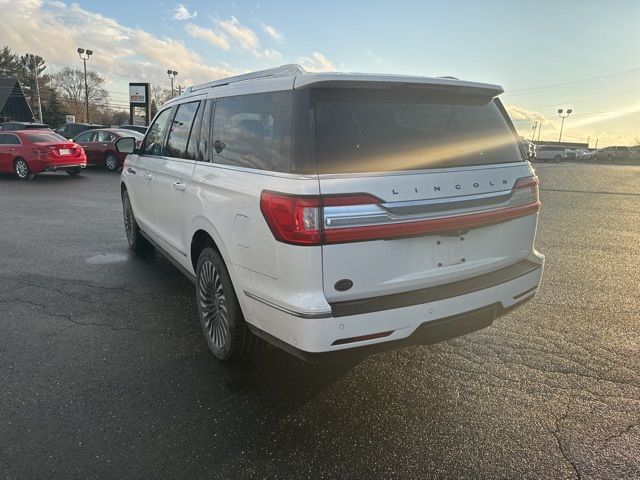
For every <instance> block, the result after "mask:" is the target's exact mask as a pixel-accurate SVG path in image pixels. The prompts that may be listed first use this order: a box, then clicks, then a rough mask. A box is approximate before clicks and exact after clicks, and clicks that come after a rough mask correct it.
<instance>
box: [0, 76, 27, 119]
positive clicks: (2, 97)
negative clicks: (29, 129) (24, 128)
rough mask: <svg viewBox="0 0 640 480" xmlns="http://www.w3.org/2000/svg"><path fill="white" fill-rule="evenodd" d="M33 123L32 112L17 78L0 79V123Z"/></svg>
mask: <svg viewBox="0 0 640 480" xmlns="http://www.w3.org/2000/svg"><path fill="white" fill-rule="evenodd" d="M9 120H15V121H18V122H33V121H34V117H33V112H32V111H31V107H30V106H29V102H27V99H26V98H25V96H24V92H23V91H22V87H21V86H20V82H18V79H17V78H7V77H0V121H2V122H7V121H9Z"/></svg>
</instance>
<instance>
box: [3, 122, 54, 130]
mask: <svg viewBox="0 0 640 480" xmlns="http://www.w3.org/2000/svg"><path fill="white" fill-rule="evenodd" d="M47 129H51V127H49V125H45V124H44V123H35V122H4V123H0V130H1V131H3V132H10V131H15V130H47Z"/></svg>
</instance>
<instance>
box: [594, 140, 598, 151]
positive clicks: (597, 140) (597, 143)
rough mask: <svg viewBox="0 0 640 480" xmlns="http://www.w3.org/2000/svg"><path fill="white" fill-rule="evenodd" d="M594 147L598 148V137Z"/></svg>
mask: <svg viewBox="0 0 640 480" xmlns="http://www.w3.org/2000/svg"><path fill="white" fill-rule="evenodd" d="M594 148H596V149H597V148H598V139H597V138H596V146H595V147H594Z"/></svg>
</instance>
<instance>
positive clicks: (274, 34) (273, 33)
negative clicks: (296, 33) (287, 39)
mask: <svg viewBox="0 0 640 480" xmlns="http://www.w3.org/2000/svg"><path fill="white" fill-rule="evenodd" d="M262 29H263V30H264V32H265V33H266V34H267V35H269V36H270V37H271V38H272V39H274V40H275V41H276V42H279V43H284V34H283V33H282V32H280V31H278V30H276V29H275V28H273V27H272V26H271V25H265V24H264V23H263V24H262Z"/></svg>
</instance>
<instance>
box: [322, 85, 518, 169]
mask: <svg viewBox="0 0 640 480" xmlns="http://www.w3.org/2000/svg"><path fill="white" fill-rule="evenodd" d="M315 113H316V115H315V121H316V148H317V162H318V167H317V168H318V171H319V173H351V172H384V171H397V170H418V169H428V168H442V167H453V166H457V167H459V166H472V165H487V164H495V163H508V162H515V161H523V160H524V159H523V157H522V152H521V151H520V148H519V146H518V142H517V137H516V136H515V134H514V132H513V130H512V129H511V127H510V124H509V123H508V121H507V119H506V118H505V116H504V114H503V113H502V111H501V110H500V108H499V107H498V105H497V103H496V102H494V101H493V100H492V99H489V98H480V97H475V96H470V95H457V96H456V95H451V94H445V93H442V92H438V93H435V92H429V90H428V89H409V88H398V89H385V90H377V89H359V90H358V89H348V88H326V89H317V90H316V91H315Z"/></svg>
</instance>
